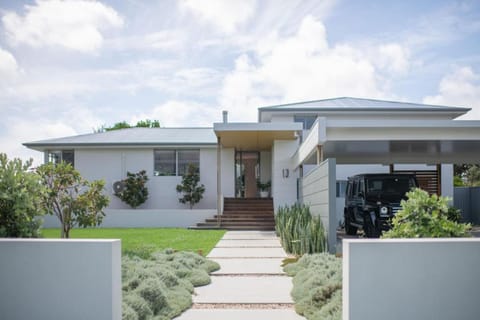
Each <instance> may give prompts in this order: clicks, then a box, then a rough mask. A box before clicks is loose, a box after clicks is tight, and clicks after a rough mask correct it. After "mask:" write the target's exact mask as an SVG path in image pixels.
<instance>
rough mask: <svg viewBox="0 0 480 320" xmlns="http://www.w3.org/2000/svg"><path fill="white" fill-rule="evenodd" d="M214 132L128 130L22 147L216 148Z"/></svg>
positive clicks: (152, 129) (34, 142)
mask: <svg viewBox="0 0 480 320" xmlns="http://www.w3.org/2000/svg"><path fill="white" fill-rule="evenodd" d="M216 143H217V137H216V136H215V133H214V132H213V128H129V129H121V130H113V131H107V132H102V133H91V134H83V135H78V136H71V137H64V138H57V139H48V140H41V141H33V142H27V143H24V145H25V146H27V147H29V148H35V147H48V146H60V145H61V146H72V147H73V146H104V145H105V146H114V145H119V146H123V145H137V146H141V145H194V144H203V145H205V144H216Z"/></svg>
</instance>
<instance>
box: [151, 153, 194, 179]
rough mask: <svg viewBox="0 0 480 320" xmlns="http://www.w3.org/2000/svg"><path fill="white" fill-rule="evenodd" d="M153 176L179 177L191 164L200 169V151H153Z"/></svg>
mask: <svg viewBox="0 0 480 320" xmlns="http://www.w3.org/2000/svg"><path fill="white" fill-rule="evenodd" d="M154 158H155V160H154V175H156V176H181V175H183V174H185V173H186V172H187V169H188V166H189V165H190V164H193V165H195V166H196V167H197V170H199V168H200V150H155V151H154Z"/></svg>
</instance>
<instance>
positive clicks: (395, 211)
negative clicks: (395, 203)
mask: <svg viewBox="0 0 480 320" xmlns="http://www.w3.org/2000/svg"><path fill="white" fill-rule="evenodd" d="M400 210H402V207H392V213H393V215H396V214H397V212H398V211H400Z"/></svg>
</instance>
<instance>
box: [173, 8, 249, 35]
mask: <svg viewBox="0 0 480 320" xmlns="http://www.w3.org/2000/svg"><path fill="white" fill-rule="evenodd" d="M256 4H257V3H256V0H228V1H224V0H208V1H197V0H184V1H182V2H181V3H180V8H181V9H184V10H187V11H190V12H191V13H193V14H194V15H195V16H196V17H198V18H199V19H200V20H202V21H205V22H207V23H209V24H211V25H213V26H215V27H216V28H219V31H220V33H226V34H231V33H233V32H234V31H236V29H237V28H238V27H239V26H241V25H243V24H245V23H246V22H247V21H248V20H249V19H250V18H251V17H252V15H253V14H254V13H255V7H256Z"/></svg>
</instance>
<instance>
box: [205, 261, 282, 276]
mask: <svg viewBox="0 0 480 320" xmlns="http://www.w3.org/2000/svg"><path fill="white" fill-rule="evenodd" d="M211 260H213V261H215V262H217V263H218V264H220V270H218V271H215V272H214V273H212V275H218V274H221V275H223V274H279V275H280V274H283V273H284V272H283V269H282V267H281V264H282V260H283V258H273V259H261V258H259V259H211Z"/></svg>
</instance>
